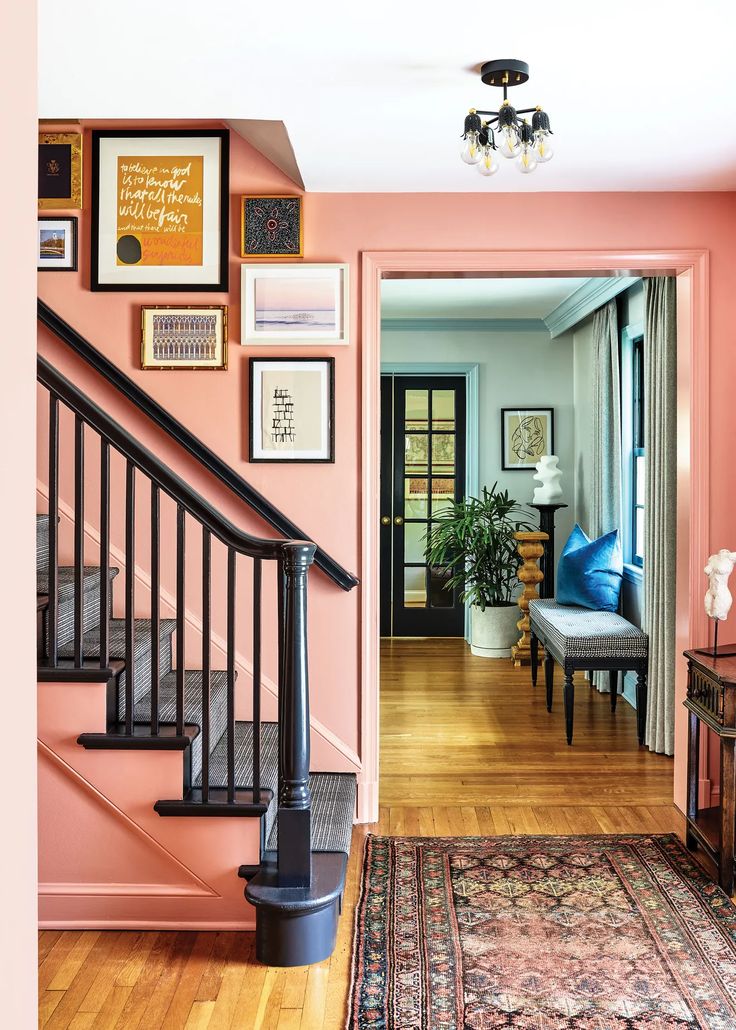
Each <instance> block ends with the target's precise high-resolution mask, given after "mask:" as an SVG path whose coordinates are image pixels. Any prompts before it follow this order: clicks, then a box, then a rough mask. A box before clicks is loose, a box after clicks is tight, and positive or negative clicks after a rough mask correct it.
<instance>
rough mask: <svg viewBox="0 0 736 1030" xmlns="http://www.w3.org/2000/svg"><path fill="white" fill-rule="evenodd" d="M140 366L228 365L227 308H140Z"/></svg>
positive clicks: (212, 366)
mask: <svg viewBox="0 0 736 1030" xmlns="http://www.w3.org/2000/svg"><path fill="white" fill-rule="evenodd" d="M141 368H166V369H175V368H181V369H192V368H214V369H226V368H227V308H226V307H224V306H223V305H218V304H209V305H199V306H197V305H184V306H182V307H174V306H172V305H165V306H164V305H161V306H155V307H144V308H142V309H141Z"/></svg>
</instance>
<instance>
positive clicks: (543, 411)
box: [501, 405, 555, 472]
mask: <svg viewBox="0 0 736 1030" xmlns="http://www.w3.org/2000/svg"><path fill="white" fill-rule="evenodd" d="M507 415H524V416H532V417H533V416H538V415H546V416H547V417H548V418H549V430H548V433H547V446H546V447H545V448H544V449H543V450H542V451H540V452H539V454H538V455H537V456H536V457H530V458H529V461H528V463H527V462H524V463H522V462H517V463H514V464H509V462H508V461H507V457H508V452H509V447H508V440H507V429H508V420H507V418H506V416H507ZM554 452H555V409H554V408H537V407H527V406H526V405H520V406H517V407H513V408H501V469H502V471H504V472H529V471H530V470H531V469H534V468H535V467H536V465H537V462H538V461H539V458H540V457H541V455H542V454H554Z"/></svg>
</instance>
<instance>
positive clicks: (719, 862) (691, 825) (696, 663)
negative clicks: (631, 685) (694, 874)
mask: <svg viewBox="0 0 736 1030" xmlns="http://www.w3.org/2000/svg"><path fill="white" fill-rule="evenodd" d="M685 657H686V658H687V670H688V671H687V697H686V699H685V701H684V702H683V703H684V705H685V707H686V708H687V709H688V712H689V718H688V749H687V837H686V839H687V846H688V847H689V848H690V849H691V850H694V849H695V848H697V847H698V845H700V846H701V847H702V848H703V850H704V851H705V853H706V854H707V855H709V856H710V858H712V859H713V861H714V862H715V863H716V866H717V867H718V882H719V884H720V885H721V887H722V888H723V890H724V891H725V892H726V893H727V894H733V886H734V834H735V832H736V770H735V768H734V744H735V743H736V645H730V646H729V645H726V646H724V647H719V648H718V654H717V657H714V656H713V654H712V652H709V651H686V652H685ZM701 723H703V724H704V725H705V726H707V727H708V728H709V729H711V730H712V731H713V732H714V733H715V734H716V735H717V736H718V742H719V745H720V751H721V762H720V765H721V796H720V804H719V805H714V806H712V807H710V808H703V809H698V763H699V752H700V725H701Z"/></svg>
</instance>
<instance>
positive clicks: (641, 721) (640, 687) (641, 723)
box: [636, 669, 647, 744]
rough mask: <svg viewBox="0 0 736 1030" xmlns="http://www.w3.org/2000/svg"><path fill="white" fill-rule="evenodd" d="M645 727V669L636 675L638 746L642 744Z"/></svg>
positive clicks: (639, 670)
mask: <svg viewBox="0 0 736 1030" xmlns="http://www.w3.org/2000/svg"><path fill="white" fill-rule="evenodd" d="M646 725H647V674H646V670H645V669H638V670H637V673H636V732H637V735H638V737H639V744H643V743H644V733H645V731H646Z"/></svg>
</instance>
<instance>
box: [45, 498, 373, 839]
mask: <svg viewBox="0 0 736 1030" xmlns="http://www.w3.org/2000/svg"><path fill="white" fill-rule="evenodd" d="M48 539H49V516H48V515H37V516H36V584H37V585H36V589H37V593H38V594H47V593H48V567H49V564H48ZM118 572H119V570H118V569H116V568H111V569H110V580H111V582H112V580H114V579H115V577H116V576H117V575H118ZM100 581H101V575H100V569H99V568H97V567H95V566H85V569H84V576H83V590H84V599H83V606H82V612H83V625H84V656H85V658H92V659H94V658H99V655H100V628H99V619H100ZM58 582H59V623H58V644H59V657H60V658H73V657H74V586H75V584H74V569H73V568H70V567H68V566H59V570H58ZM110 599H111V604H112V588H111V590H110ZM45 617H46V620H48V613H47V614H46V616H45ZM175 630H176V621H175V620H174V619H161V620H160V626H159V670H160V680H159V698H158V711H159V720H160V722H161V723H162V724H169V725H170V724H173V723H175V722H176V672H175V671H174V670H172V640H171V638H172V634H173V633H174V631H175ZM108 639H109V648H110V658H118V659H124V658H125V620H124V619H110V622H109V637H108ZM125 675H126V674H125V670H123V671H122V672H121V673H120V676H119V677H118V684H117V702H118V703H117V712H118V719H119V720H120V721H121V722H122V721H123V720H124V719H125ZM133 687H134V691H133V718H134V721H135V722H136V723H148V722H150V719H151V620H150V619H135V620H134V646H133ZM184 721H185V723H187V724H188V725H197V726H201V725H202V673H201V671H200V670H196V669H187V670H186V671H185V673H184ZM191 759H192V784H193V786H195V787H199V786H201V783H202V735H201V733H200V734H198V735H197V736H196V737H195V738H194V740H193V742H192V754H191ZM235 782H236V786H237V787H240V788H248V787H252V785H253V723H252V722H242V721H238V722H236V723H235ZM210 785H211V786H213V787H225V786H227V673H226V672H225V671H223V670H212V673H211V679H210ZM261 786H262V787H264V788H267V789H269V790H271V791H272V792H273V800H272V802H271V804H270V805H269V808H268V811H267V813H266V815H265V827H264V839H265V840H266V841H267V849H268V850H275V848H276V846H277V844H278V820H277V810H278V806H277V794H278V725H277V723H275V722H264V723H262V725H261ZM309 786H310V790H311V793H312V850H313V851H343V852H345V853H346V854H347V853H349V851H350V837H351V833H352V826H353V814H354V810H355V791H356V787H355V776H353V775H351V774H345V773H312V774H311V775H310V777H309Z"/></svg>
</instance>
